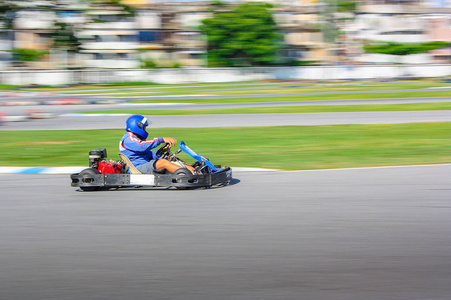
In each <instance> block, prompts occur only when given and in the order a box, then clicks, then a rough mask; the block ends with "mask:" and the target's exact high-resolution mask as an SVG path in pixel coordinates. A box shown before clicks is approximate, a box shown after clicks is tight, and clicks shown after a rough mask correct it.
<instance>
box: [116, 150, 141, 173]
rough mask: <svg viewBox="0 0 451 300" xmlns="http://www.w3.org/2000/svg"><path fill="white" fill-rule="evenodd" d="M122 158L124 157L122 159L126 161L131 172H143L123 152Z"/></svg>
mask: <svg viewBox="0 0 451 300" xmlns="http://www.w3.org/2000/svg"><path fill="white" fill-rule="evenodd" d="M119 156H120V158H121V159H122V161H123V162H124V163H125V165H126V166H127V167H128V169H129V171H130V173H132V174H142V173H141V172H140V171H139V170H138V169H137V168H136V167H135V166H134V165H133V164H132V162H131V161H130V159H128V157H127V156H125V155H124V154H122V153H119Z"/></svg>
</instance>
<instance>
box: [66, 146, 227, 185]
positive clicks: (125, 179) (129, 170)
mask: <svg viewBox="0 0 451 300" xmlns="http://www.w3.org/2000/svg"><path fill="white" fill-rule="evenodd" d="M182 151H183V152H184V153H186V154H188V155H189V156H191V157H192V158H194V159H195V160H196V162H195V163H194V164H192V166H193V167H195V169H196V174H192V173H191V171H189V170H188V169H187V168H185V164H186V163H185V162H184V161H183V160H181V159H180V158H179V157H177V154H178V153H180V152H182ZM156 154H157V155H158V156H159V157H160V158H165V159H168V160H169V161H171V162H172V163H175V164H178V165H180V166H181V167H182V168H181V169H179V170H177V171H176V172H174V173H173V174H172V173H169V172H166V173H162V174H142V173H140V172H139V171H138V170H137V169H136V168H135V167H134V166H133V164H132V163H131V162H130V161H129V159H128V158H127V157H126V156H124V155H121V158H122V159H121V160H119V161H111V160H108V159H107V153H106V149H96V150H92V151H90V152H89V168H87V169H84V170H83V171H81V172H80V173H75V174H72V175H70V178H71V180H72V182H71V186H72V187H79V188H80V189H81V190H83V191H95V190H99V189H110V188H126V187H175V188H176V189H193V188H209V187H212V186H225V185H227V184H229V182H230V181H231V180H232V169H231V168H230V167H228V166H224V165H213V164H212V163H211V162H210V161H209V160H208V159H206V158H205V157H203V156H201V155H199V154H197V153H196V152H194V151H193V150H191V149H190V148H189V147H188V146H187V145H186V144H185V143H184V142H183V141H181V142H180V148H179V150H177V152H176V153H175V154H173V153H171V152H170V149H169V147H168V145H167V144H165V145H164V146H163V147H161V148H160V149H159V150H158V151H157V152H156Z"/></svg>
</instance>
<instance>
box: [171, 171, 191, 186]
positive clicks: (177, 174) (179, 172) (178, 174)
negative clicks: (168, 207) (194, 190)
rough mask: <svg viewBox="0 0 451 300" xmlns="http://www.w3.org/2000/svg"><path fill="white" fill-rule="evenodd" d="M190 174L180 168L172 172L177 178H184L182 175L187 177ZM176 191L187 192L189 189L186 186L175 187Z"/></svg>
mask: <svg viewBox="0 0 451 300" xmlns="http://www.w3.org/2000/svg"><path fill="white" fill-rule="evenodd" d="M189 174H192V173H191V171H190V170H188V169H187V168H180V169H178V170H177V171H175V172H174V175H175V176H176V177H177V176H184V175H189ZM175 188H176V189H178V190H188V189H189V187H186V186H176V187H175Z"/></svg>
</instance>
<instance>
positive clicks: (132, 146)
mask: <svg viewBox="0 0 451 300" xmlns="http://www.w3.org/2000/svg"><path fill="white" fill-rule="evenodd" d="M126 124H127V127H126V129H125V130H126V132H125V134H124V136H123V137H122V139H121V141H120V143H119V150H120V152H121V154H124V155H125V156H127V157H128V159H129V160H130V162H131V163H132V164H133V165H134V166H135V167H136V168H137V169H138V170H139V171H140V172H141V173H144V174H152V173H154V172H157V173H160V172H162V171H164V170H168V171H169V172H171V173H174V172H175V171H177V170H178V169H180V168H182V167H180V166H178V165H176V164H173V163H171V162H170V161H168V160H167V159H162V158H159V157H157V155H156V151H152V149H154V148H156V147H158V146H159V145H160V144H161V143H168V144H169V145H168V147H169V148H171V147H173V146H174V145H175V143H177V140H175V139H173V138H167V137H161V138H154V139H153V140H149V141H147V140H146V139H147V137H148V136H149V134H148V133H147V131H146V127H147V126H149V124H151V122H150V121H149V120H147V118H146V117H144V116H141V115H133V116H131V117H129V118H128V119H127V123H126ZM186 167H187V168H188V169H189V170H190V171H191V172H194V168H193V167H191V166H188V165H187V166H186Z"/></svg>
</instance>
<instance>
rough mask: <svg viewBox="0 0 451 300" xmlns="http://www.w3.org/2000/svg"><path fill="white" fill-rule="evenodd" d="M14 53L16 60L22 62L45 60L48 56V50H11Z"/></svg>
mask: <svg viewBox="0 0 451 300" xmlns="http://www.w3.org/2000/svg"><path fill="white" fill-rule="evenodd" d="M9 51H10V52H12V53H13V55H14V58H15V59H17V60H18V61H20V62H29V61H36V60H40V59H42V58H44V56H45V55H47V54H48V51H46V50H35V49H22V48H20V49H13V50H9Z"/></svg>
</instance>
